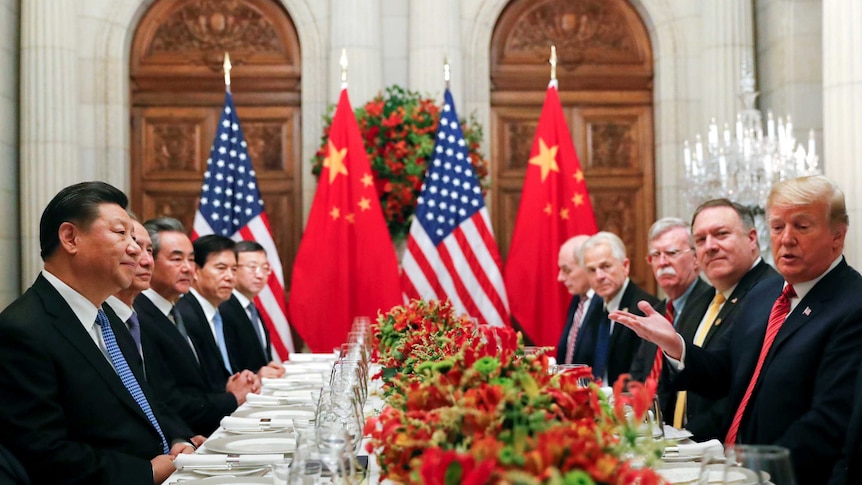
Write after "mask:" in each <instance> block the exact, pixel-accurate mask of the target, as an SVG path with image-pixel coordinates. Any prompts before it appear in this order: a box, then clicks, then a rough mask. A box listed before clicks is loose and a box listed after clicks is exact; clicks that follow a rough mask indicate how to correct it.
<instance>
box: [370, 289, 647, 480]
mask: <svg viewBox="0 0 862 485" xmlns="http://www.w3.org/2000/svg"><path fill="white" fill-rule="evenodd" d="M374 329H375V343H376V344H377V345H378V352H379V353H378V355H377V356H376V357H377V361H378V363H379V364H380V366H381V368H382V371H381V372H380V374H379V376H378V377H380V378H381V379H382V380H383V389H384V396H385V398H386V402H387V406H386V407H385V408H384V410H383V411H382V413H381V414H380V415H379V416H378V417H375V418H370V419H369V420H368V421H367V423H366V430H365V431H366V433H367V434H369V435H370V436H371V441H370V443H369V445H368V446H369V451H374V452H375V453H376V455H377V458H378V463H379V464H380V467H381V471H382V476H381V477H382V478H389V479H393V480H395V481H397V482H402V483H426V484H441V485H443V484H446V485H449V484H459V483H466V484H470V483H472V484H484V483H526V484H529V483H536V484H540V483H541V484H546V483H547V484H591V483H606V484H634V483H638V484H642V485H646V484H658V483H662V481H661V479H660V477H659V476H658V475H657V474H656V473H655V472H654V471H653V470H651V469H650V468H646V467H644V466H643V462H641V463H640V464H639V465H638V466H634V465H632V462H631V461H630V459H631V458H633V457H636V456H637V457H640V458H641V459H644V460H645V461H646V463H647V464H649V463H651V462H652V460H654V459H657V458H658V457H659V456H660V455H661V451H662V450H661V448H660V445H659V444H654V443H652V442H645V443H644V442H641V441H639V440H638V439H637V430H636V428H637V426H636V425H634V424H630V423H633V422H640V420H642V418H643V416H644V414H645V413H646V410H647V408H649V406H650V404H651V402H652V396H653V394H654V391H655V389H654V387H653V386H644V385H641V384H640V383H634V382H631V383H629V386H628V392H627V393H625V394H624V393H622V385H623V381H620V382H618V383H617V385H616V386H615V401H614V406H613V407H611V406H610V405H609V403H608V401H607V399H606V398H605V396H603V395H602V394H601V393H600V392H599V390H598V387H596V385H595V384H590V385H589V386H584V385H582V384H581V380H582V379H583V378H585V377H588V376H589V375H590V374H591V372H592V371H591V370H590V369H589V368H583V369H574V370H572V371H569V372H565V373H562V374H555V375H551V374H549V372H548V358H547V356H545V355H525V354H524V347H523V342H522V339H521V335H520V334H518V333H515V332H514V331H512V330H511V329H507V328H502V329H499V328H497V329H495V328H492V327H487V326H477V327H475V328H474V326H473V325H472V324H471V322H470V321H469V320H467V319H465V318H459V317H456V316H455V314H454V311H453V309H452V307H451V305H449V304H448V303H440V302H423V301H418V300H414V301H412V302H410V304H408V305H407V306H404V307H396V308H393V309H392V310H391V311H390V312H389V313H387V314H385V315H382V316H381V317H380V318H379V319H378V320H377V322H376V324H375V326H374ZM630 414H634V417H633V418H632V417H631V416H629V415H630Z"/></svg>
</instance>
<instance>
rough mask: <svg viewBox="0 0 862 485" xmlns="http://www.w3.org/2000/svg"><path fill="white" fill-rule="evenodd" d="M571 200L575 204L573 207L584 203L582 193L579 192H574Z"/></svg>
mask: <svg viewBox="0 0 862 485" xmlns="http://www.w3.org/2000/svg"><path fill="white" fill-rule="evenodd" d="M572 202H573V203H574V204H575V207H579V206H581V205H583V204H584V194H580V193H578V194H575V195H574V197H572Z"/></svg>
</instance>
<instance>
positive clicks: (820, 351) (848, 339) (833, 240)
mask: <svg viewBox="0 0 862 485" xmlns="http://www.w3.org/2000/svg"><path fill="white" fill-rule="evenodd" d="M766 214H767V222H768V224H769V227H770V237H771V241H772V254H773V258H774V260H775V264H776V266H777V269H778V272H779V273H780V277H775V278H768V279H766V280H763V281H761V282H760V283H759V284H758V285H756V286H755V287H754V288H752V289H751V291H750V292H749V294H748V296H747V297H746V300H745V303H743V305H742V307H741V308H740V309H739V310H738V315H737V316H736V317H735V318H734V320H735V321H736V322H737V323H736V324H735V325H734V326H733V328H732V329H731V331H730V333H728V334H725V336H724V337H723V338H722V339H721V343H720V345H718V346H716V347H715V348H713V349H710V350H705V349H702V348H699V347H697V346H694V345H691V344H690V342H687V341H685V340H684V339H682V337H681V336H680V335H678V334H677V333H676V332H674V331H672V330H670V329H668V327H667V325H666V324H664V325H662V324H660V323H661V322H660V320H659V319H660V318H661V316H660V315H659V314H657V313H656V312H655V311H651V309H650V308H649V307H648V305H647V304H646V303H642V304H641V308H642V309H643V310H644V311H645V312H646V313H647V316H646V317H639V316H636V315H632V314H630V313H624V312H615V313H614V315H613V317H614V318H616V319H618V321H620V322H621V323H623V324H625V325H627V326H629V327H631V328H633V329H635V330H636V331H637V332H638V334H639V335H642V336H643V337H645V338H647V339H649V340H651V341H653V342H655V343H657V344H658V345H659V346H660V347H661V348H662V350H664V352H665V354H666V355H667V356H668V357H669V358H670V359H674V361H672V362H671V363H672V364H673V365H674V366H675V367H676V368H678V369H680V370H681V372H680V373H679V375H678V376H676V379H675V383H676V384H678V385H679V386H680V387H683V388H689V389H692V390H697V391H698V392H700V393H702V394H704V395H706V396H710V397H720V396H723V395H727V396H728V398H729V402H730V403H731V404H732V405H731V409H732V412H731V413H730V414H729V416H728V420H727V421H726V423H727V424H726V427H725V429H727V434H726V436H725V442H726V443H729V444H734V443H752V444H774V445H779V446H783V447H786V448H788V449H789V450H790V459H791V462H792V464H793V467H794V471H795V473H796V479H797V482H798V483H805V484H819V483H826V481H827V480H828V478H829V477H828V475H829V470H831V469H832V467H833V466H834V465H835V463H836V461H837V460H838V458H839V456H840V454H841V450H842V449H843V445H844V441H845V434H844V431H845V426H846V423H847V421H848V419H849V417H850V414H851V407H852V403H853V396H854V386H855V382H856V376H857V372H858V370H859V364H860V353H859V348H860V347H862V300H860V298H859V295H860V294H862V276H860V275H859V273H857V272H856V271H855V270H854V269H853V268H851V267H850V266H848V265H847V263H846V261H845V260H844V257H843V254H842V252H843V248H844V238H845V236H846V234H847V225H848V216H847V211H846V206H845V203H844V195H843V194H842V193H841V191H840V189H839V188H838V187H837V186H836V185H835V184H834V183H832V182H831V181H830V180H829V179H827V178H826V177H823V176H812V177H801V178H797V179H790V180H785V181H782V182H779V183H778V184H776V185H775V186H773V189H772V191H771V192H770V194H769V198H768V199H767V203H766Z"/></svg>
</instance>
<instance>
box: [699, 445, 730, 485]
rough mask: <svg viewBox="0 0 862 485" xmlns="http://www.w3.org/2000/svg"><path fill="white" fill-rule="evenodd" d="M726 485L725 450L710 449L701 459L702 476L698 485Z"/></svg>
mask: <svg viewBox="0 0 862 485" xmlns="http://www.w3.org/2000/svg"><path fill="white" fill-rule="evenodd" d="M724 483H725V481H724V450H723V449H721V448H708V449H707V450H705V451H704V452H703V456H701V457H700V474H699V475H698V479H697V485H721V484H724Z"/></svg>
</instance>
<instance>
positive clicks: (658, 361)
mask: <svg viewBox="0 0 862 485" xmlns="http://www.w3.org/2000/svg"><path fill="white" fill-rule="evenodd" d="M664 317H665V318H667V321H668V323H670V325H671V327H672V326H673V318H674V310H673V300H668V301H667V306H666V307H665V310H664ZM662 365H664V355H663V353H662V351H661V347H659V348H658V349H656V351H655V359H653V363H652V369H650V372H649V377H648V378H647V380H650V379H652V380H654V381H656V382H658V379H659V377H661V368H662Z"/></svg>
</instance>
